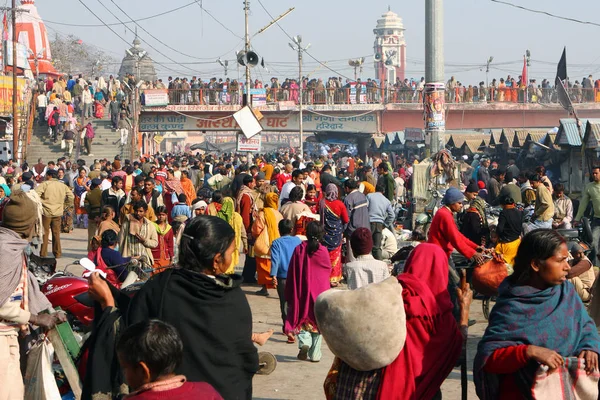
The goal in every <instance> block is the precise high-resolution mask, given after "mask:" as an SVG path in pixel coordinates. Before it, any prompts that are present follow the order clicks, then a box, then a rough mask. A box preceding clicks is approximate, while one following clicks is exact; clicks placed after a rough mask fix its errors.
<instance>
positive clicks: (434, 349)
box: [379, 243, 463, 399]
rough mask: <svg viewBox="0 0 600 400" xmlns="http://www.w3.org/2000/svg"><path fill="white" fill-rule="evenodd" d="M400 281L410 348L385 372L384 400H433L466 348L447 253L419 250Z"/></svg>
mask: <svg viewBox="0 0 600 400" xmlns="http://www.w3.org/2000/svg"><path fill="white" fill-rule="evenodd" d="M398 281H399V282H400V284H401V285H402V299H403V300H404V309H405V311H406V333H407V334H406V344H405V345H404V348H403V349H402V351H401V352H400V354H399V355H398V357H397V358H396V360H395V361H394V362H393V363H391V364H390V365H388V366H387V367H385V368H384V370H383V377H382V382H381V386H380V389H379V398H382V399H431V398H433V397H434V396H435V394H436V392H437V391H438V390H439V388H440V386H441V385H442V383H443V382H444V380H445V379H446V377H447V376H448V374H449V373H450V372H451V371H452V368H454V365H455V363H456V361H457V360H458V357H459V356H460V351H461V348H462V342H463V339H462V335H461V334H460V332H459V330H458V327H457V325H456V320H455V319H454V316H453V315H452V308H453V306H452V302H451V300H450V294H449V293H448V289H447V286H448V257H447V256H446V253H445V252H444V251H443V250H442V249H441V248H440V247H439V246H437V245H433V244H428V243H422V244H420V245H418V246H417V247H415V249H414V250H413V251H412V253H411V254H410V256H409V257H408V259H407V260H406V267H405V269H404V273H403V274H401V275H399V276H398Z"/></svg>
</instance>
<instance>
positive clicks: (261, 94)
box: [250, 89, 267, 107]
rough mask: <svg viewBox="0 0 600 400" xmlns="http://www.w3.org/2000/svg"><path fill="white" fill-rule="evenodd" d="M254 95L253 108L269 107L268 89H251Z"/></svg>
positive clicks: (251, 93)
mask: <svg viewBox="0 0 600 400" xmlns="http://www.w3.org/2000/svg"><path fill="white" fill-rule="evenodd" d="M250 95H252V107H259V106H266V105H267V89H250Z"/></svg>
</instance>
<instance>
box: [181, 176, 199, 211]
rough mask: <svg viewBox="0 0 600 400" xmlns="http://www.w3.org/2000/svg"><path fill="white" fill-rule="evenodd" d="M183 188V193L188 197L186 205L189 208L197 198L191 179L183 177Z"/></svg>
mask: <svg viewBox="0 0 600 400" xmlns="http://www.w3.org/2000/svg"><path fill="white" fill-rule="evenodd" d="M181 186H182V187H183V193H184V194H185V197H186V199H187V200H186V201H185V202H186V203H187V205H188V206H191V205H192V201H194V199H195V198H196V189H195V188H194V184H193V183H192V180H191V179H190V178H184V177H183V176H182V177H181Z"/></svg>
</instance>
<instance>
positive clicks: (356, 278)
mask: <svg viewBox="0 0 600 400" xmlns="http://www.w3.org/2000/svg"><path fill="white" fill-rule="evenodd" d="M350 246H352V253H353V254H354V256H355V257H356V260H355V261H352V262H349V263H347V264H346V265H345V266H344V276H345V277H346V283H347V284H348V289H350V290H354V289H358V288H360V287H363V286H366V285H369V284H371V283H378V282H381V281H383V280H385V279H386V278H388V277H389V276H390V270H389V268H388V265H387V264H386V263H385V262H383V261H379V260H376V259H375V258H374V257H373V255H372V254H371V252H372V250H373V238H372V235H371V231H370V230H369V229H367V228H358V229H356V230H355V231H354V232H353V233H352V236H351V237H350Z"/></svg>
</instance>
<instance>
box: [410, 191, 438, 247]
mask: <svg viewBox="0 0 600 400" xmlns="http://www.w3.org/2000/svg"><path fill="white" fill-rule="evenodd" d="M443 197H444V196H443V194H442V192H440V191H439V190H432V191H431V201H430V202H429V203H428V204H427V205H426V206H425V210H424V211H423V212H422V213H421V214H419V215H417V218H416V219H415V228H414V229H413V230H419V231H421V232H422V233H423V234H424V235H425V237H427V234H428V233H429V228H430V227H431V221H432V220H433V216H434V215H435V213H436V212H437V211H438V210H439V209H440V208H441V207H442V198H443Z"/></svg>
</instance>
